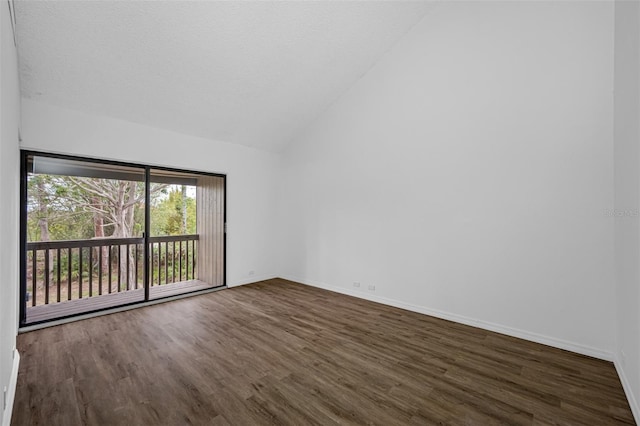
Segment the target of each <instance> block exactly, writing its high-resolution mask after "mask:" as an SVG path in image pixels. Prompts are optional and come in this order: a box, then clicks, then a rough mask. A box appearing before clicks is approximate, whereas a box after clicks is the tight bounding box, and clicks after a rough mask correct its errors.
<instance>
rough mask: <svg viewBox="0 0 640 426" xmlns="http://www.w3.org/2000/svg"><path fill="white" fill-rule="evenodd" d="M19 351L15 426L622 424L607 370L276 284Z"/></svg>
mask: <svg viewBox="0 0 640 426" xmlns="http://www.w3.org/2000/svg"><path fill="white" fill-rule="evenodd" d="M18 349H19V351H20V352H21V355H22V361H21V363H20V371H19V375H18V386H17V394H16V400H15V407H14V411H13V419H12V425H14V426H22V425H36V424H46V425H69V426H73V425H183V424H194V425H203V424H207V425H243V426H244V425H337V424H348V425H355V424H358V425H362V424H377V425H409V424H411V425H431V424H446V425H449V424H452V425H462V424H465V425H493V424H508V425H616V424H634V421H633V418H632V415H631V411H630V409H629V405H628V403H627V401H626V399H625V396H624V392H623V390H622V386H621V385H620V380H619V378H618V376H617V374H616V371H615V369H614V367H613V365H612V364H611V363H610V362H605V361H601V360H597V359H593V358H589V357H586V356H582V355H577V354H574V353H571V352H566V351H563V350H560V349H555V348H551V347H548V346H544V345H539V344H536V343H531V342H527V341H524V340H520V339H516V338H511V337H507V336H504V335H500V334H496V333H492V332H489V331H485V330H480V329H477V328H473V327H469V326H465V325H461V324H456V323H452V322H448V321H444V320H439V319H436V318H433V317H429V316H425V315H420V314H416V313H412V312H408V311H403V310H400V309H396V308H392V307H388V306H384V305H379V304H376V303H372V302H368V301H365V300H361V299H356V298H352V297H348V296H344V295H340V294H336V293H331V292H328V291H324V290H320V289H315V288H312V287H306V286H303V285H299V284H295V283H291V282H288V281H283V280H270V281H267V282H261V283H257V284H253V285H248V286H241V287H236V288H232V289H228V290H224V291H219V292H215V293H209V294H205V295H202V296H197V297H190V298H187V299H182V300H178V301H175V302H171V303H165V304H161V305H156V306H150V307H145V308H141V309H135V310H131V311H126V312H122V313H118V314H114V315H109V316H103V317H98V318H92V319H88V320H84V321H78V322H74V323H70V324H65V325H61V326H57V327H52V328H48V329H43V330H38V331H33V332H29V333H25V334H21V335H19V336H18Z"/></svg>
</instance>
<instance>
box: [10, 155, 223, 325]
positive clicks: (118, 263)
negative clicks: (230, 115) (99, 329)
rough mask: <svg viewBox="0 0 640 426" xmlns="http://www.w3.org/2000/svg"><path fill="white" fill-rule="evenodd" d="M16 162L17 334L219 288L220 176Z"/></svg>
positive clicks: (73, 161)
mask: <svg viewBox="0 0 640 426" xmlns="http://www.w3.org/2000/svg"><path fill="white" fill-rule="evenodd" d="M22 158H23V160H22V192H21V193H22V202H21V204H22V238H21V245H22V247H21V251H22V253H21V292H20V293H21V305H22V306H21V311H20V312H21V325H29V324H34V323H39V322H43V321H50V320H54V319H58V318H63V317H68V316H73V315H79V314H84V313H87V312H93V311H98V310H103V309H108V308H113V307H116V306H121V305H128V304H134V303H140V302H143V301H146V300H152V299H157V298H162V297H167V296H172V295H176V294H181V293H185V292H192V291H198V290H203V289H207V288H212V287H219V286H222V285H224V284H225V280H224V221H225V218H224V200H225V194H224V191H225V178H224V176H217V175H209V174H201V173H192V172H184V171H176V170H168V169H167V170H165V169H156V168H150V167H148V166H139V165H130V164H123V163H114V162H107V161H96V160H89V159H78V158H74V157H68V156H54V155H49V154H38V153H28V152H23V157H22Z"/></svg>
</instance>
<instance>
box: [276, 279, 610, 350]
mask: <svg viewBox="0 0 640 426" xmlns="http://www.w3.org/2000/svg"><path fill="white" fill-rule="evenodd" d="M282 278H284V279H287V280H290V281H295V282H298V283H300V284H305V285H309V286H312V287H318V288H322V289H325V290H329V291H333V292H336V293H342V294H346V295H349V296H354V297H358V298H360V299H366V300H370V301H372V302H377V303H382V304H383V305H389V306H393V307H396V308H400V309H405V310H407V311H412V312H417V313H420V314H424V315H429V316H432V317H436V318H441V319H445V320H448V321H453V322H457V323H460V324H465V325H470V326H472V327H477V328H481V329H483V330H489V331H494V332H496V333H500V334H505V335H507V336H511V337H517V338H519V339H524V340H529V341H531V342H535V343H541V344H543V345H547V346H552V347H555V348H559V349H564V350H567V351H571V352H576V353H579V354H582V355H587V356H590V357H593V358H598V359H602V360H605V361H613V354H612V353H611V352H607V351H603V350H601V349H597V348H592V347H590V346H585V345H582V344H579V343H575V342H570V341H566V340H562V339H557V338H555V337H549V336H544V335H541V334H537V333H532V332H529V331H525V330H520V329H517V328H512V327H508V326H505V325H501V324H494V323H491V322H488V321H482V320H477V319H473V318H469V317H465V316H463V315H458V314H452V313H449V312H443V311H439V310H437V309H432V308H427V307H425V306H418V305H412V304H410V303H406V302H401V301H399V300H394V299H388V298H386V297H381V296H376V295H372V294H370V293H365V292H363V291H356V290H351V289H348V288H344V287H337V286H332V285H329V284H325V283H321V282H318V281H313V280H303V279H300V278H296V277H289V278H288V277H282Z"/></svg>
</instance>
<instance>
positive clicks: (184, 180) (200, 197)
mask: <svg viewBox="0 0 640 426" xmlns="http://www.w3.org/2000/svg"><path fill="white" fill-rule="evenodd" d="M150 182H151V183H150V188H151V194H152V196H151V205H150V230H151V232H150V237H149V284H150V289H149V298H150V299H157V298H162V297H167V296H172V295H176V294H182V293H187V292H191V291H196V290H202V289H206V288H212V287H218V286H221V285H224V278H223V276H224V271H223V260H224V251H223V249H224V247H223V246H224V178H223V177H217V176H209V175H201V174H196V173H186V172H177V171H169V170H161V169H151V173H150Z"/></svg>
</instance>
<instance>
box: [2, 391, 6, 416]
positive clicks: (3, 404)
mask: <svg viewBox="0 0 640 426" xmlns="http://www.w3.org/2000/svg"><path fill="white" fill-rule="evenodd" d="M6 409H7V387H6V386H5V387H4V393H3V394H2V411H5V410H6Z"/></svg>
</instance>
